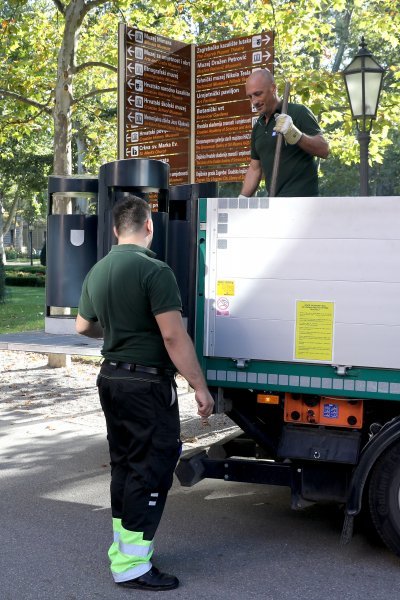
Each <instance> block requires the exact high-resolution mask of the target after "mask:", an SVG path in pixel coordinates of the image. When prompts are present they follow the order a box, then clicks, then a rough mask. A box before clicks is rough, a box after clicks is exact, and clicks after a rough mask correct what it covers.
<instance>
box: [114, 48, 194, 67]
mask: <svg viewBox="0 0 400 600" xmlns="http://www.w3.org/2000/svg"><path fill="white" fill-rule="evenodd" d="M126 53H127V58H128V59H130V60H133V61H135V62H136V61H141V62H144V63H146V64H150V65H158V66H164V67H170V68H172V69H176V70H178V71H179V70H182V69H184V70H186V69H190V62H191V61H190V47H189V46H187V48H183V49H182V50H180V51H177V52H172V53H171V54H167V53H165V52H160V51H159V50H154V49H153V48H147V46H146V44H144V45H137V44H133V45H128V47H127V50H126Z"/></svg>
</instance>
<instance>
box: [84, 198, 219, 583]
mask: <svg viewBox="0 0 400 600" xmlns="http://www.w3.org/2000/svg"><path fill="white" fill-rule="evenodd" d="M113 217H114V233H115V236H116V238H117V240H118V245H117V246H113V248H112V249H111V251H110V252H109V254H108V255H107V256H106V257H104V258H103V259H102V260H100V261H99V262H98V263H97V264H96V265H95V266H94V267H93V268H92V269H91V271H90V272H89V273H88V275H87V276H86V278H85V281H84V283H83V287H82V294H81V299H80V302H79V308H78V316H77V319H76V330H77V331H78V333H81V334H83V335H87V336H89V337H103V338H104V344H103V348H102V354H103V356H104V358H105V360H104V362H103V364H102V366H101V370H100V373H99V376H98V380H97V385H98V390H99V396H100V402H101V406H102V408H103V411H104V415H105V418H106V423H107V438H108V443H109V449H110V457H111V508H112V517H113V530H114V542H113V543H112V545H111V547H110V549H109V552H108V555H109V558H110V562H111V572H112V575H113V577H114V581H115V582H116V583H117V584H119V585H123V586H125V587H129V588H133V589H143V590H152V591H158V590H171V589H174V588H176V587H177V586H178V584H179V581H178V579H177V578H176V577H174V576H173V575H168V574H166V573H161V572H160V571H158V570H157V569H156V568H155V567H154V566H153V565H152V563H151V560H150V559H151V557H152V554H153V538H154V534H155V532H156V529H157V527H158V524H159V522H160V519H161V516H162V513H163V510H164V506H165V501H166V498H167V494H168V490H169V489H170V487H171V485H172V478H173V472H174V469H175V466H176V462H177V460H178V456H179V452H180V448H181V442H180V422H179V411H178V402H177V393H176V384H175V380H174V375H175V372H176V371H177V370H178V371H179V372H180V373H181V374H182V375H183V377H185V378H186V379H187V380H188V382H189V383H190V385H191V386H192V387H193V388H194V390H195V399H196V402H197V405H198V414H199V415H200V416H202V417H207V416H209V415H210V414H211V412H212V410H213V405H214V401H213V399H212V397H211V396H210V393H209V391H208V389H207V385H206V382H205V380H204V377H203V374H202V372H201V369H200V365H199V363H198V361H197V358H196V354H195V350H194V347H193V344H192V342H191V340H190V338H189V336H188V334H187V332H186V329H185V327H184V324H183V321H182V316H181V310H182V306H181V298H180V294H179V290H178V286H177V283H176V280H175V277H174V274H173V272H172V271H171V269H170V268H169V267H168V265H166V264H165V263H163V262H161V261H159V260H157V259H156V258H155V254H154V252H151V250H149V246H150V244H151V241H152V237H153V222H152V219H151V212H150V208H149V205H148V203H147V202H146V201H145V200H142V199H141V198H137V197H135V196H129V197H127V198H126V199H123V200H121V201H120V202H118V203H117V204H116V205H115V207H114V210H113Z"/></svg>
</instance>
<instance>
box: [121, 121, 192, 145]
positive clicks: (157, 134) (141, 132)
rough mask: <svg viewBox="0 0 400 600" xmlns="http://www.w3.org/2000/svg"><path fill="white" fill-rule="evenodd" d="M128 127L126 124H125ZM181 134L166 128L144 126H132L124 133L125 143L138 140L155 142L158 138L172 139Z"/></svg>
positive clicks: (135, 142) (136, 142) (132, 142)
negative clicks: (130, 129) (131, 128)
mask: <svg viewBox="0 0 400 600" xmlns="http://www.w3.org/2000/svg"><path fill="white" fill-rule="evenodd" d="M127 128H128V125H127ZM181 135H182V134H181V133H179V131H167V130H166V129H155V128H150V129H146V128H144V127H140V128H139V127H138V126H134V129H133V130H132V131H127V133H126V134H125V142H126V144H138V143H139V142H152V141H154V142H156V141H159V140H173V139H176V138H179V137H180V136H181Z"/></svg>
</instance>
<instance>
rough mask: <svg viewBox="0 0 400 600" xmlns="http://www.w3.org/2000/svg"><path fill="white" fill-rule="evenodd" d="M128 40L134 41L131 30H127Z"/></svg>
mask: <svg viewBox="0 0 400 600" xmlns="http://www.w3.org/2000/svg"><path fill="white" fill-rule="evenodd" d="M128 38H129V39H130V40H132V39H133V40H134V39H135V34H134V32H133V31H132V29H129V31H128Z"/></svg>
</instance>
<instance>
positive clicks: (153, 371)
mask: <svg viewBox="0 0 400 600" xmlns="http://www.w3.org/2000/svg"><path fill="white" fill-rule="evenodd" d="M103 364H104V365H109V366H110V367H114V369H125V371H131V372H132V373H150V375H163V376H164V377H165V376H167V377H173V376H174V375H175V371H173V370H172V369H159V368H158V367H146V366H145V365H138V364H136V363H126V362H119V361H114V360H109V359H108V358H106V359H105V360H104V362H103Z"/></svg>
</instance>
